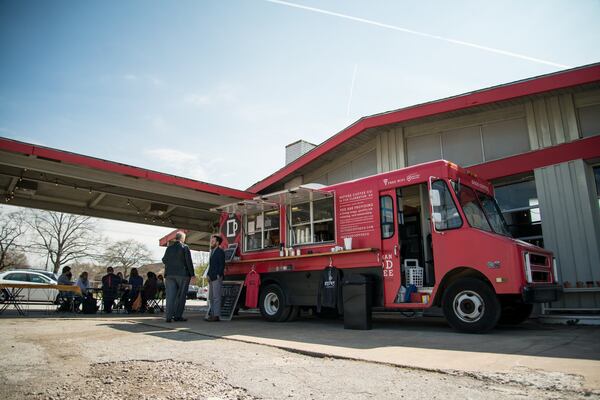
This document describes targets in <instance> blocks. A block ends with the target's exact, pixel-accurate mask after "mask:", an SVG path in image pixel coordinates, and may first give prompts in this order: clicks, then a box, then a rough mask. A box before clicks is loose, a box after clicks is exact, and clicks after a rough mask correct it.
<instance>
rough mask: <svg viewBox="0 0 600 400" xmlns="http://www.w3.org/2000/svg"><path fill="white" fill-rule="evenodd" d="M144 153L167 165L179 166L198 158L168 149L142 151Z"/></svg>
mask: <svg viewBox="0 0 600 400" xmlns="http://www.w3.org/2000/svg"><path fill="white" fill-rule="evenodd" d="M144 153H145V154H147V155H149V156H151V157H155V158H158V159H159V160H160V161H165V162H169V163H177V164H181V163H187V162H190V161H197V160H198V157H197V156H196V155H194V154H190V153H185V152H183V151H180V150H175V149H168V148H160V149H149V150H146V151H144Z"/></svg>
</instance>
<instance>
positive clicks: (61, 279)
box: [57, 265, 73, 285]
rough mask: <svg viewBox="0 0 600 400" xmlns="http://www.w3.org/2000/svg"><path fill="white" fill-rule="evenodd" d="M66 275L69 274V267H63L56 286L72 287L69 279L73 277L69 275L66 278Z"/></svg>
mask: <svg viewBox="0 0 600 400" xmlns="http://www.w3.org/2000/svg"><path fill="white" fill-rule="evenodd" d="M67 274H71V267H69V266H68V265H65V266H64V267H63V269H62V273H61V274H60V276H59V277H58V282H57V283H58V284H59V285H72V284H73V282H71V277H72V276H73V275H72V274H71V276H70V277H69V276H67Z"/></svg>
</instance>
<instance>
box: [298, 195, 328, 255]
mask: <svg viewBox="0 0 600 400" xmlns="http://www.w3.org/2000/svg"><path fill="white" fill-rule="evenodd" d="M288 210H289V221H290V235H289V236H290V237H289V241H290V245H292V246H293V245H299V244H309V243H321V242H331V241H333V240H335V226H334V225H335V224H334V222H333V197H328V198H325V199H320V200H315V201H310V202H307V203H300V204H293V205H292V206H291V207H288Z"/></svg>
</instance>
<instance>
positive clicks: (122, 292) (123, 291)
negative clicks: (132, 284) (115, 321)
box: [117, 271, 129, 309]
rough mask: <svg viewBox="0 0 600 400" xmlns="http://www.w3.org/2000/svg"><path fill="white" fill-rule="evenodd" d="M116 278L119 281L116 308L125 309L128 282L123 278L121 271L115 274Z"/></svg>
mask: <svg viewBox="0 0 600 400" xmlns="http://www.w3.org/2000/svg"><path fill="white" fill-rule="evenodd" d="M117 276H118V277H119V279H120V280H121V284H120V285H119V292H118V294H117V298H118V299H119V301H118V302H117V308H118V309H121V308H126V307H127V303H128V302H129V282H128V281H127V279H125V277H124V276H123V273H122V272H121V271H119V272H117Z"/></svg>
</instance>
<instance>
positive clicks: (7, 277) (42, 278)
mask: <svg viewBox="0 0 600 400" xmlns="http://www.w3.org/2000/svg"><path fill="white" fill-rule="evenodd" d="M48 274H51V273H50V272H48V271H39V270H31V269H17V270H12V271H5V272H2V273H0V283H28V284H32V285H44V284H45V285H48V284H50V285H56V280H55V279H52V278H50V277H49V276H48ZM57 295H58V290H56V289H23V290H22V291H21V293H20V296H23V299H24V300H26V301H48V300H50V301H52V300H54V299H56V296H57ZM3 297H4V296H3ZM3 300H4V298H3Z"/></svg>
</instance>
